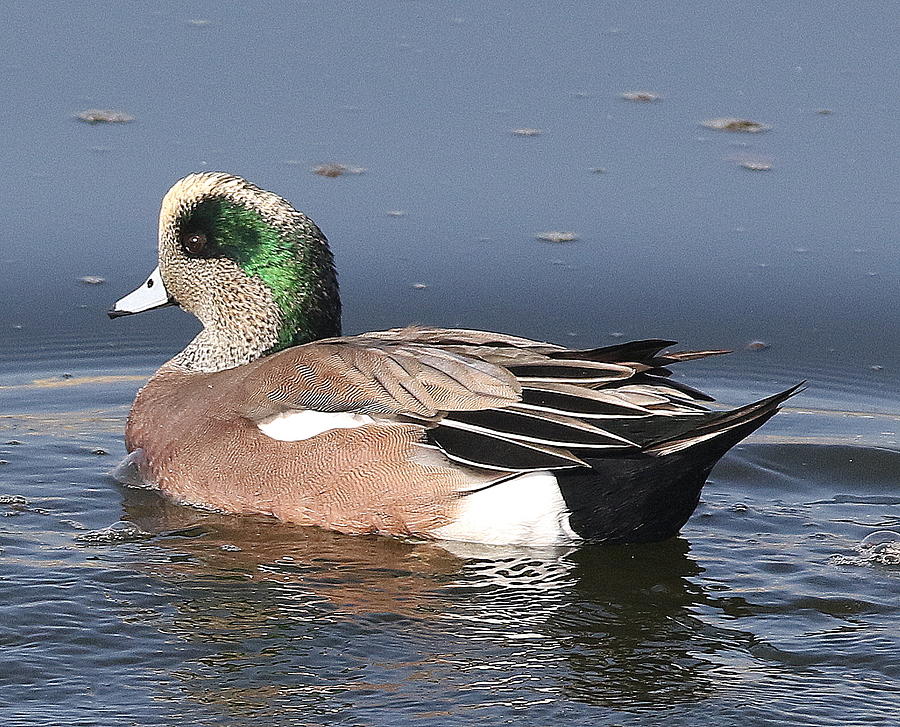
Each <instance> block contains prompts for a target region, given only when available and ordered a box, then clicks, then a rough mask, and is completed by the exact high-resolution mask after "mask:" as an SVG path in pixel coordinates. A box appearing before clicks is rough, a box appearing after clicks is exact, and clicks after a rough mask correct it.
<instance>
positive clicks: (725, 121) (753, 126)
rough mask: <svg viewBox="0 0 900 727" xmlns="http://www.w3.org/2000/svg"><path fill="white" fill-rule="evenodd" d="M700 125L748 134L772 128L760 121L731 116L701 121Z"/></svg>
mask: <svg viewBox="0 0 900 727" xmlns="http://www.w3.org/2000/svg"><path fill="white" fill-rule="evenodd" d="M700 125H701V126H705V127H706V128H707V129H715V130H716V131H740V132H744V133H746V134H758V133H759V132H761V131H768V130H769V129H771V128H772V127H771V126H768V125H767V124H761V123H760V122H758V121H751V120H750V119H735V118H730V117H725V118H721V119H709V120H707V121H703V122H701V124H700Z"/></svg>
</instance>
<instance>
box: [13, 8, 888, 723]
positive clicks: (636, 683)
mask: <svg viewBox="0 0 900 727" xmlns="http://www.w3.org/2000/svg"><path fill="white" fill-rule="evenodd" d="M898 31H900V12H898V10H897V6H896V4H894V3H888V2H882V3H860V4H839V3H830V2H824V3H815V4H814V3H792V4H787V5H784V4H780V5H775V4H761V5H752V4H746V3H698V4H695V5H694V6H693V7H691V8H690V9H680V8H676V7H675V5H672V4H667V3H658V4H649V3H640V4H638V3H625V2H622V3H593V2H590V3H589V2H583V3H572V4H567V5H566V6H565V7H563V8H560V7H558V6H557V5H556V4H550V3H546V4H541V3H472V2H452V3H451V2H448V3H424V2H383V3H375V4H367V5H361V4H353V3H335V2H303V3H301V2H296V3H280V4H276V3H253V4H252V5H250V6H249V7H246V8H245V7H238V6H236V5H230V4H219V3H211V2H192V3H156V4H154V5H153V8H152V9H149V8H143V7H142V6H140V5H134V4H113V3H100V2H86V3H79V4H77V5H72V4H67V3H36V4H35V3H19V2H11V3H7V4H6V5H5V6H4V23H3V24H2V26H0V48H2V49H3V50H2V55H0V89H2V91H3V94H2V97H3V103H2V105H0V124H2V128H3V130H4V132H5V133H4V144H3V145H2V147H0V164H2V169H3V172H4V174H3V176H2V180H0V189H2V194H0V211H2V219H3V221H4V224H3V225H2V227H0V296H2V303H3V306H2V315H0V461H2V464H0V514H3V515H6V517H3V518H2V519H0V614H2V615H0V723H2V724H4V725H5V724H10V725H58V724H67V725H104V726H106V725H132V724H138V725H144V724H185V723H191V724H203V725H206V724H210V725H212V724H217V725H218V724H221V725H244V724H257V723H260V722H264V723H266V724H277V725H280V724H292V725H303V724H322V723H329V724H347V725H376V724H377V725H381V724H384V725H388V724H390V725H393V724H397V723H404V724H413V725H455V724H460V725H462V724H474V723H476V722H479V723H480V722H487V723H491V724H496V723H509V724H528V725H532V724H533V725H546V724H556V723H560V724H562V723H568V724H590V725H653V724H666V725H680V724H683V725H693V724H698V723H709V724H718V725H738V724H740V725H747V724H754V725H755V724H761V725H762V724H809V725H831V724H833V725H847V724H860V725H863V724H865V725H882V724H883V725H893V724H896V723H897V721H898V716H897V715H898V710H900V697H898V696H897V694H898V692H897V688H896V687H897V681H898V678H900V657H898V656H897V654H898V653H900V638H898V636H897V632H898V623H900V619H898V616H900V565H898V560H900V546H898V545H897V544H896V542H895V541H894V539H895V538H900V535H896V534H897V533H900V489H898V485H900V454H898V452H900V445H898V418H900V417H898V410H900V346H898V323H900V320H898V319H900V315H898V308H897V300H898V294H900V285H898V282H900V256H898V254H897V252H896V241H895V238H896V231H897V229H898V221H900V220H898V214H897V209H898V196H900V195H898V186H897V179H898V164H897V154H896V150H895V147H896V139H897V132H898V123H897V119H898V99H900V94H898V91H900V88H898V85H900V84H898V76H897V73H896V70H895V69H896V50H895V48H896V38H897V37H898ZM628 91H650V92H653V93H656V94H658V95H659V96H660V99H659V100H657V101H655V102H652V103H639V102H634V101H627V100H623V99H622V98H621V97H620V94H621V93H623V92H628ZM91 108H107V109H113V110H118V111H123V112H126V113H128V114H130V115H131V116H133V117H134V121H132V122H130V123H125V124H95V125H90V124H86V123H82V122H79V121H77V120H75V118H74V116H75V114H77V113H79V112H81V111H84V110H86V109H91ZM826 112H827V113H826ZM730 116H734V117H740V118H747V119H751V120H754V121H758V122H760V123H764V124H766V125H769V126H771V129H770V130H768V131H765V132H763V133H759V134H749V133H729V132H724V131H716V130H711V129H708V128H706V127H704V126H702V125H701V123H702V122H703V121H706V120H709V119H713V118H718V117H730ZM527 128H532V129H539V130H541V131H542V133H540V134H538V135H533V136H523V135H517V134H514V133H513V131H514V130H515V129H527ZM741 162H751V163H763V164H764V165H771V168H770V169H768V170H761V171H753V170H749V169H746V168H744V167H742V166H741ZM327 163H343V164H346V165H348V166H351V167H364V168H365V171H364V173H361V174H349V175H344V176H340V177H337V178H325V177H322V176H319V175H316V174H313V173H312V172H311V169H313V168H314V167H315V166H316V165H318V164H327ZM203 169H222V170H226V171H230V172H233V173H237V174H241V175H243V176H246V177H247V178H249V179H251V180H252V181H254V182H256V183H257V184H259V185H261V186H263V187H265V188H268V189H272V190H274V191H276V192H278V193H280V194H282V195H283V196H285V197H287V198H288V199H289V200H291V201H292V202H294V203H295V204H296V205H297V206H298V208H300V209H302V210H304V211H305V212H307V213H308V214H309V215H310V216H311V217H312V218H313V219H315V220H316V222H317V223H318V224H319V225H320V226H321V227H322V229H323V230H324V231H325V233H326V234H327V235H328V237H329V239H330V241H331V243H332V247H333V248H334V251H335V255H336V258H337V263H338V267H339V270H340V275H341V285H342V293H343V299H344V304H345V329H346V330H347V332H357V331H363V330H367V329H376V328H384V327H389V326H395V325H403V324H406V323H408V322H411V321H417V322H423V323H429V324H436V325H463V326H467V327H473V328H484V329H488V330H501V331H506V332H509V333H515V334H519V335H526V336H529V337H532V338H538V339H545V340H553V341H557V342H560V343H564V344H567V345H572V346H590V345H600V344H608V343H614V342H616V341H620V340H623V339H624V338H625V337H628V338H632V337H650V336H654V337H656V336H658V337H664V338H674V339H677V340H680V341H681V342H682V343H683V344H684V345H686V346H689V347H708V346H715V347H731V348H734V349H735V354H733V355H732V356H730V357H728V358H717V359H715V360H711V361H709V362H707V361H702V362H696V363H693V364H687V365H685V366H684V367H683V370H682V372H681V373H680V375H682V376H683V377H684V379H683V380H686V381H688V382H690V383H694V384H700V385H701V386H702V387H703V388H705V389H707V390H709V391H710V392H711V393H713V394H715V395H717V396H719V397H720V398H721V399H722V400H723V401H724V402H725V403H728V404H736V403H740V402H743V401H746V400H749V399H750V398H752V397H755V396H761V395H764V394H766V393H770V392H773V391H775V390H777V389H778V388H779V387H784V386H786V385H789V384H792V383H794V382H796V381H797V380H799V379H807V380H808V382H809V383H808V387H809V388H808V389H807V391H806V392H804V394H802V395H801V396H799V397H797V398H796V399H794V400H792V402H791V406H790V407H789V408H788V409H787V410H786V411H785V412H783V413H782V414H781V415H779V417H777V418H776V419H774V420H773V421H772V422H770V423H769V424H767V425H766V426H765V427H764V428H763V429H762V430H761V431H760V432H759V433H757V434H756V435H754V436H753V437H752V438H751V439H750V440H748V441H747V443H745V444H743V445H741V446H740V447H738V448H737V449H736V450H734V451H733V452H732V453H731V454H729V455H728V456H727V457H726V458H725V459H724V460H723V461H722V463H721V464H720V465H719V466H718V467H717V468H716V470H715V471H714V473H713V477H712V479H711V481H710V483H709V485H707V487H706V489H705V490H704V496H703V501H702V503H701V505H700V507H699V508H698V511H697V513H696V514H695V515H694V517H693V518H692V519H691V520H690V522H689V523H688V525H687V526H686V527H685V528H684V530H683V532H682V534H681V536H680V537H679V538H676V539H674V540H672V541H669V542H666V543H661V544H657V545H652V546H641V547H628V548H609V547H585V548H580V549H574V550H565V551H556V550H552V551H542V550H528V549H502V548H488V547H475V546H459V545H457V546H453V547H451V548H450V549H447V548H443V547H439V546H438V545H435V544H421V543H407V542H398V541H393V540H389V539H383V538H353V537H345V536H339V535H335V534H331V533H327V532H323V531H319V530H315V529H304V528H297V527H289V526H286V525H282V524H279V523H276V522H270V521H267V520H254V519H247V518H230V517H224V516H213V515H209V514H205V513H201V512H198V511H194V510H191V509H186V508H180V507H175V506H172V505H170V504H168V503H166V502H165V501H163V500H161V499H160V498H158V497H157V496H156V495H154V494H153V493H148V492H143V491H136V490H128V489H124V488H121V487H119V486H118V485H116V484H115V483H114V482H113V481H112V480H111V479H110V478H109V476H108V474H107V473H108V472H109V470H110V469H111V468H112V466H113V464H114V463H115V461H117V459H118V458H119V457H120V456H121V455H122V454H123V451H124V447H123V443H122V430H123V427H124V419H125V416H126V414H127V411H128V407H129V405H130V401H131V399H132V398H133V396H134V393H135V391H136V389H137V388H138V387H139V386H140V385H141V383H142V382H143V381H145V380H146V378H147V377H148V376H149V375H150V374H151V373H152V371H153V370H154V369H155V368H156V367H157V366H159V365H160V364H161V363H162V362H163V361H164V360H165V359H166V358H167V357H169V356H171V355H172V354H173V353H175V352H177V351H178V350H179V349H180V348H181V347H182V346H183V345H184V344H185V343H186V342H187V340H189V338H190V337H191V336H192V335H193V333H194V332H195V331H196V323H195V322H194V321H193V320H192V319H190V317H189V316H187V315H186V314H184V313H182V312H180V311H177V310H167V311H157V312H153V313H148V314H145V315H142V316H137V317H134V318H129V319H125V320H120V321H114V322H111V321H107V320H106V319H105V316H104V311H105V310H106V309H107V308H108V307H109V305H110V304H111V303H112V302H113V301H114V300H115V299H117V298H118V297H120V296H121V295H123V294H124V293H126V292H128V291H130V290H131V289H132V288H133V287H135V286H136V285H137V284H139V283H140V282H142V280H143V279H144V277H145V276H146V274H147V273H149V271H150V270H151V269H152V268H153V266H154V264H155V250H154V245H155V221H156V215H157V213H158V205H159V200H160V199H161V197H162V195H163V194H164V193H165V191H166V189H167V188H168V187H169V186H170V185H171V184H172V183H173V182H174V181H175V180H176V179H177V178H179V177H181V176H183V175H184V174H187V173H189V172H192V171H198V170H203ZM598 169H602V171H597V170H598ZM397 211H401V212H403V214H396V212H397ZM554 230H555V231H566V232H574V233H576V234H577V236H578V238H579V239H578V240H577V241H575V242H570V243H557V244H554V243H548V242H541V241H539V240H537V239H536V236H537V235H539V234H541V233H543V232H547V231H554ZM83 276H99V277H101V278H103V279H104V282H103V283H101V284H87V283H83V282H81V281H80V280H79V279H80V278H81V277H83ZM423 285H424V286H425V287H421V286H423ZM417 286H419V287H417ZM752 341H761V342H764V343H765V344H766V346H765V347H763V348H761V349H760V350H753V349H748V348H747V344H748V343H750V342H752ZM884 531H887V534H882V535H879V534H878V533H883V532H884ZM891 533H894V534H895V535H891ZM885 541H886V542H885Z"/></svg>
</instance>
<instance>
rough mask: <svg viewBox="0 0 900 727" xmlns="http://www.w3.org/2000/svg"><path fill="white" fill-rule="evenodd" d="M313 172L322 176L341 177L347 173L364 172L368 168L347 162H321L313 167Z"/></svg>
mask: <svg viewBox="0 0 900 727" xmlns="http://www.w3.org/2000/svg"><path fill="white" fill-rule="evenodd" d="M311 171H312V173H313V174H318V175H319V176H320V177H341V176H343V175H345V174H364V173H365V172H366V171H367V170H366V168H365V167H351V166H348V165H347V164H336V163H332V164H319V165H318V166H315V167H313V168H312V170H311Z"/></svg>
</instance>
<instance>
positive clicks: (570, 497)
mask: <svg viewBox="0 0 900 727" xmlns="http://www.w3.org/2000/svg"><path fill="white" fill-rule="evenodd" d="M175 301H177V303H178V304H180V305H182V307H185V308H187V309H188V310H190V311H191V312H193V313H195V315H197V316H198V318H200V320H201V322H203V323H204V330H203V331H202V332H201V333H200V334H199V335H198V336H197V338H196V339H195V340H194V341H193V342H192V343H191V344H190V345H189V346H188V347H187V348H186V349H185V350H184V351H183V352H182V353H181V354H179V355H178V356H176V357H175V358H173V359H172V360H171V361H169V362H168V363H166V364H165V365H163V367H162V368H161V369H160V370H159V371H158V372H157V373H156V374H155V375H154V376H153V377H152V378H151V380H150V381H149V382H148V383H147V384H146V385H145V386H144V387H143V388H142V389H141V391H140V392H139V393H138V396H137V398H136V399H135V402H134V405H133V407H132V410H131V413H130V416H129V418H128V423H127V427H126V446H127V449H128V451H129V453H130V454H129V457H128V458H127V461H126V467H125V468H124V469H123V470H122V472H127V471H130V473H131V474H130V475H128V479H130V480H131V481H134V477H135V476H136V477H137V479H138V480H140V481H141V482H142V483H149V484H152V485H154V486H156V487H158V488H159V489H160V490H161V491H162V492H163V493H164V494H166V495H167V496H169V497H171V498H172V499H174V500H176V501H178V502H182V503H185V504H190V505H195V506H201V507H207V508H214V509H217V510H222V511H226V512H232V513H238V514H251V513H253V514H267V515H272V516H274V517H277V518H279V519H281V520H284V521H287V522H292V523H296V524H300V525H316V526H321V527H325V528H330V529H333V530H338V531H341V532H346V533H354V534H368V533H377V534H385V535H394V536H414V537H422V538H429V539H450V540H465V541H474V542H483V543H496V544H517V545H534V546H547V545H567V544H573V543H578V542H583V541H599V542H617V543H631V542H647V541H655V540H661V539H665V538H668V537H671V536H673V535H675V534H676V533H677V532H678V531H679V530H680V528H681V527H682V526H683V525H684V523H685V522H686V521H687V519H688V518H689V517H690V515H691V513H692V512H693V511H694V509H695V508H696V505H697V503H698V501H699V497H700V491H701V488H702V486H703V484H704V482H705V481H706V478H707V477H708V475H709V472H710V470H711V469H712V467H713V465H714V464H715V463H716V462H717V461H718V459H719V458H720V457H721V456H722V455H723V454H724V453H725V452H726V451H727V450H728V449H729V448H730V447H732V446H733V445H734V444H735V443H737V442H738V441H740V440H741V439H743V438H744V437H745V436H747V435H748V434H750V433H751V432H752V431H754V430H755V429H756V428H758V427H759V426H761V425H762V424H763V423H764V422H765V421H767V420H768V419H769V418H770V417H771V416H772V415H774V414H775V412H776V411H777V410H778V408H779V405H780V404H781V403H783V402H784V400H785V399H787V398H788V397H789V396H791V395H792V394H793V393H794V392H795V391H796V387H794V388H792V389H789V390H787V391H785V392H782V393H781V394H777V395H775V396H773V397H769V398H767V399H764V400H762V401H759V402H755V403H753V404H749V405H747V406H745V407H741V408H739V409H735V410H731V411H710V410H708V409H707V407H706V406H704V402H707V401H709V400H710V398H709V397H708V396H706V395H705V394H702V393H701V392H699V391H697V390H695V389H692V388H690V387H687V386H685V385H684V384H681V383H679V382H674V381H673V380H672V379H671V378H670V371H669V368H668V367H669V366H670V365H672V364H676V363H679V362H681V361H685V360H689V359H693V358H699V357H703V356H708V355H714V354H718V353H723V352H722V351H698V352H680V353H669V354H666V353H662V351H663V349H665V348H667V347H669V346H671V345H672V342H671V341H662V340H655V339H654V340H648V341H636V342H631V343H626V344H621V345H616V346H607V347H602V348H595V349H590V350H581V351H576V350H571V349H567V348H564V347H561V346H555V345H552V344H547V343H542V342H537V341H531V340H529V339H525V338H518V337H514V336H507V335H503V334H496V333H489V332H484V331H470V330H465V329H436V328H423V327H410V328H403V329H394V330H390V331H380V332H373V333H367V334H362V335H358V336H343V337H342V336H340V335H338V334H339V332H340V323H339V321H340V307H339V302H338V298H337V284H336V279H335V276H334V268H333V264H332V262H331V255H330V252H329V251H328V247H327V243H326V242H325V238H324V236H323V235H322V234H321V232H320V231H319V230H318V228H317V227H315V225H314V224H313V223H312V222H311V221H309V220H308V218H306V217H305V216H304V215H302V213H299V212H297V211H296V210H294V209H293V207H291V206H290V205H289V204H288V203H287V202H286V201H284V200H283V199H281V198H280V197H277V196H276V195H273V194H272V193H269V192H265V191H264V190H261V189H259V188H257V187H255V186H253V185H252V184H250V183H249V182H246V181H245V180H243V179H240V178H238V177H233V176H231V175H226V174H222V173H204V174H195V175H190V176H189V177H186V178H185V179H183V180H181V181H180V182H178V183H177V184H176V185H175V186H174V187H173V188H172V190H170V192H169V193H168V194H167V195H166V198H165V199H164V201H163V209H162V212H161V215H160V266H159V268H158V269H157V271H154V273H153V275H151V277H150V278H149V279H148V280H147V282H146V283H144V285H142V286H141V287H140V288H139V289H138V290H137V291H135V292H134V293H132V294H131V295H129V296H126V297H125V298H123V299H122V300H120V301H119V302H118V303H117V304H116V308H115V309H114V310H113V311H111V313H110V315H113V316H115V315H126V314H130V313H135V312H140V311H142V310H148V309H150V308H153V307H159V306H161V305H165V304H172V303H174V302H175Z"/></svg>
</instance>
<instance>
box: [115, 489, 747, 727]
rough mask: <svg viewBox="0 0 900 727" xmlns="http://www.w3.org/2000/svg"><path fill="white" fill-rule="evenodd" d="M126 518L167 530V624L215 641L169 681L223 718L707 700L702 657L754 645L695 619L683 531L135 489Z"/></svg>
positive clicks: (707, 598)
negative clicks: (582, 529) (255, 506)
mask: <svg viewBox="0 0 900 727" xmlns="http://www.w3.org/2000/svg"><path fill="white" fill-rule="evenodd" d="M125 511H126V516H125V517H126V518H127V519H129V520H131V521H133V522H135V523H136V524H137V525H138V526H139V527H140V528H141V529H142V530H147V531H151V532H157V533H160V534H161V535H160V536H159V537H157V539H156V540H155V541H153V547H154V548H155V551H154V553H155V554H154V555H153V557H152V558H150V562H148V563H147V564H146V565H145V567H146V568H148V569H150V570H151V571H152V572H153V573H154V574H155V575H156V576H157V577H158V578H161V579H164V580H165V581H166V582H167V583H169V584H170V586H172V587H174V588H176V589H177V590H178V591H179V595H177V596H176V597H175V598H174V599H173V603H175V604H177V615H176V616H175V618H174V619H173V620H172V622H171V623H169V624H166V625H165V627H164V628H166V629H171V630H173V631H174V632H175V633H176V634H178V635H179V636H180V638H182V639H185V640H188V641H191V642H198V641H199V642H203V643H204V644H205V647H206V649H208V651H209V653H208V655H207V656H206V657H204V658H203V659H202V660H200V663H199V664H197V663H191V664H190V665H189V666H188V668H186V669H185V670H184V672H183V673H182V674H181V676H182V677H183V679H184V681H185V685H186V688H188V689H189V691H190V692H191V693H192V695H193V698H194V699H196V700H198V701H200V702H203V703H209V702H210V701H211V700H212V701H215V702H217V703H219V704H220V705H221V706H223V707H227V709H228V711H229V714H231V715H232V716H235V715H241V714H244V713H245V712H246V713H249V712H247V710H251V711H252V710H256V711H257V713H258V712H259V710H260V709H261V708H263V707H265V708H264V709H263V711H264V712H271V711H272V710H275V711H276V712H278V713H281V712H282V711H284V710H288V709H289V710H294V709H302V708H305V707H303V705H305V706H306V707H309V708H312V706H313V703H315V704H320V700H322V699H325V698H326V697H327V699H328V702H329V704H330V708H331V709H336V710H337V711H338V712H340V711H341V709H344V708H346V709H351V708H352V709H353V710H355V711H358V710H359V709H360V708H361V706H364V705H365V704H367V703H368V702H369V700H375V701H377V700H378V699H379V697H378V695H381V697H380V698H384V695H385V693H390V694H391V695H394V696H395V697H396V699H398V700H399V703H404V702H405V703H408V704H410V705H411V704H413V703H421V700H422V695H421V689H422V687H423V683H427V684H432V683H435V682H437V683H442V684H445V686H446V689H444V690H441V694H442V695H443V696H442V699H443V700H445V701H446V702H447V704H446V705H445V706H447V707H448V708H449V707H453V708H461V707H471V708H476V707H477V708H478V709H490V706H491V705H492V704H496V705H497V706H500V705H503V706H504V707H507V708H508V707H509V706H510V705H513V706H515V705H518V706H528V705H531V706H534V705H537V704H541V703H545V702H548V700H549V701H555V700H557V699H559V698H562V697H563V696H565V697H567V698H573V699H576V700H579V701H581V702H584V703H587V704H592V705H601V706H608V707H611V708H615V709H622V708H623V706H628V707H629V708H636V709H643V708H648V707H663V706H669V705H673V704H678V703H685V702H693V701H696V700H699V699H702V698H704V697H706V696H708V695H709V694H710V693H712V692H713V691H714V689H715V679H714V670H715V667H716V664H717V661H718V660H717V659H716V658H715V656H714V654H715V653H716V652H718V651H720V650H722V649H733V648H734V647H735V645H736V644H742V645H743V646H747V645H749V643H750V641H751V639H750V637H748V636H747V635H746V634H744V633H743V632H739V631H733V630H723V629H721V628H716V627H712V626H710V625H708V624H707V623H705V622H704V620H703V619H702V618H701V617H700V616H699V614H700V613H701V611H702V610H703V609H708V608H713V609H718V608H719V606H718V605H717V601H716V599H715V597H713V596H711V595H710V594H709V593H707V592H706V591H705V590H704V588H702V587H701V586H700V585H698V581H697V578H696V577H697V576H699V575H700V574H701V572H702V568H701V567H700V565H699V564H698V563H697V562H696V561H695V560H693V559H692V558H691V557H690V555H689V546H688V544H687V542H686V541H684V540H681V539H675V540H672V541H669V542H666V543H661V544H656V545H650V546H640V547H622V548H609V547H597V548H582V549H573V550H542V551H528V550H523V549H511V548H497V547H490V546H476V545H461V544H447V545H446V548H445V547H442V546H440V545H438V544H433V543H413V542H402V541H398V540H391V539H387V538H363V537H348V536H344V535H339V534H335V533H330V532H326V531H322V530H318V529H315V528H299V527H292V526H285V525H282V524H279V523H276V522H272V521H270V520H266V519H252V518H233V517H227V516H219V515H208V514H204V513H199V512H197V511H194V510H190V509H187V508H183V507H176V506H173V505H171V504H169V503H167V502H165V501H164V500H162V499H161V498H159V497H158V496H157V495H155V494H154V493H148V492H142V491H134V490H128V491H126V497H125ZM733 601H734V599H733V598H732V599H729V604H730V606H731V607H733V606H734V604H733ZM260 683H265V684H268V685H269V687H268V688H267V689H266V690H263V691H260V690H259V688H258V687H259V685H260ZM226 685H227V689H225V688H223V687H225V686H226ZM351 693H352V694H351ZM341 694H345V695H346V699H347V701H346V703H345V704H344V707H339V706H338V705H339V704H340V703H341V700H340V699H338V696H339V695H341ZM393 698H394V697H392V699H393ZM351 705H352V707H351Z"/></svg>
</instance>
